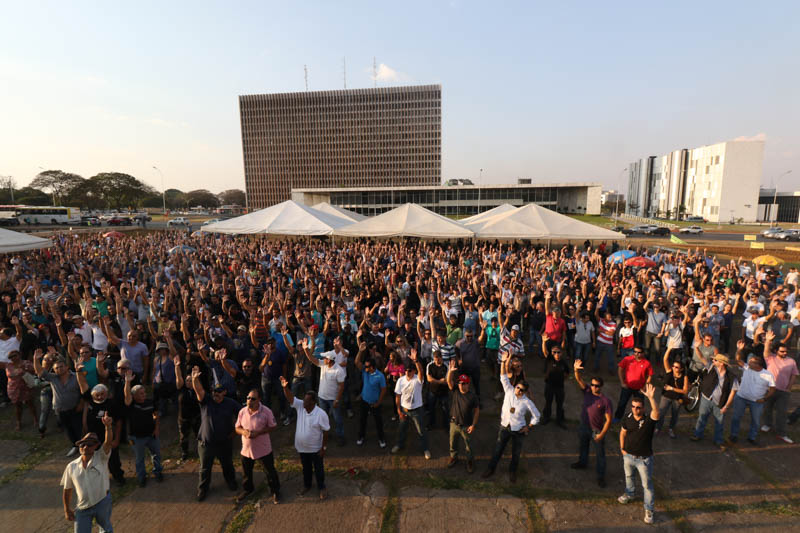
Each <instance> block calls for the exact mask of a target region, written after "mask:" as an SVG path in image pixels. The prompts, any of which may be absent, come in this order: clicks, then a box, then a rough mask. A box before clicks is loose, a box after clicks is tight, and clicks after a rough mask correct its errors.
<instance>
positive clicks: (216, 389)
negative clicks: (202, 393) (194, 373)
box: [211, 383, 225, 392]
mask: <svg viewBox="0 0 800 533" xmlns="http://www.w3.org/2000/svg"><path fill="white" fill-rule="evenodd" d="M211 390H212V391H214V392H225V387H223V386H222V385H221V384H220V383H217V384H216V385H214V386H213V387H212V388H211Z"/></svg>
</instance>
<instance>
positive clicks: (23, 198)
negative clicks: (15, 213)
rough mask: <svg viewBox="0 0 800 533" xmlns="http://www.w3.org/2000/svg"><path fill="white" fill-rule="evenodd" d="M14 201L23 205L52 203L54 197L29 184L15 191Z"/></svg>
mask: <svg viewBox="0 0 800 533" xmlns="http://www.w3.org/2000/svg"><path fill="white" fill-rule="evenodd" d="M14 201H15V202H16V203H18V204H23V205H50V203H51V202H52V198H51V197H50V195H49V194H47V193H46V192H44V191H40V190H39V189H34V188H33V187H30V186H29V187H23V188H21V189H20V190H18V191H15V192H14Z"/></svg>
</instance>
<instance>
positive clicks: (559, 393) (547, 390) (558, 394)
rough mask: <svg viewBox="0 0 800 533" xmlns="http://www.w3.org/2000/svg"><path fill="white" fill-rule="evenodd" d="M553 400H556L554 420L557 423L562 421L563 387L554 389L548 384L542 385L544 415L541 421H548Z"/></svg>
mask: <svg viewBox="0 0 800 533" xmlns="http://www.w3.org/2000/svg"><path fill="white" fill-rule="evenodd" d="M553 398H555V400H556V418H557V420H558V421H559V422H563V421H564V386H563V385H562V386H561V387H556V386H553V385H550V384H549V383H545V384H544V401H545V404H544V413H543V414H542V419H544V420H550V413H551V412H552V408H553Z"/></svg>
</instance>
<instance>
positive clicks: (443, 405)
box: [425, 350, 450, 430]
mask: <svg viewBox="0 0 800 533" xmlns="http://www.w3.org/2000/svg"><path fill="white" fill-rule="evenodd" d="M425 374H426V375H427V378H428V402H427V403H428V430H431V429H433V427H434V426H435V425H436V419H437V418H438V416H437V411H440V410H444V412H445V413H447V412H449V408H448V407H447V396H448V393H449V392H450V391H448V389H447V365H446V364H444V360H443V359H442V353H441V352H439V351H438V350H437V351H434V352H433V361H431V362H430V363H428V368H427V369H426V370H425ZM442 418H444V416H443V417H442Z"/></svg>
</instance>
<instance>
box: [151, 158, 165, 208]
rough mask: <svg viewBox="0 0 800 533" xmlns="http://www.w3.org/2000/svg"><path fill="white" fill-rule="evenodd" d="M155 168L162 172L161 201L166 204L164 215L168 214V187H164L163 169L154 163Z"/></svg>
mask: <svg viewBox="0 0 800 533" xmlns="http://www.w3.org/2000/svg"><path fill="white" fill-rule="evenodd" d="M153 168H154V169H156V170H158V173H159V174H161V191H162V192H161V201H162V203H163V205H164V216H165V217H166V216H167V189H165V188H164V173H163V172H161V169H160V168H158V167H157V166H155V165H153Z"/></svg>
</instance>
